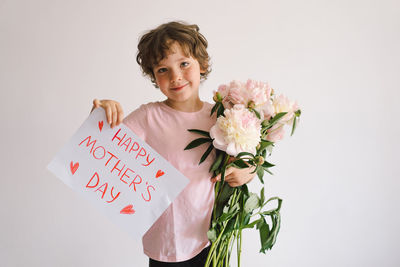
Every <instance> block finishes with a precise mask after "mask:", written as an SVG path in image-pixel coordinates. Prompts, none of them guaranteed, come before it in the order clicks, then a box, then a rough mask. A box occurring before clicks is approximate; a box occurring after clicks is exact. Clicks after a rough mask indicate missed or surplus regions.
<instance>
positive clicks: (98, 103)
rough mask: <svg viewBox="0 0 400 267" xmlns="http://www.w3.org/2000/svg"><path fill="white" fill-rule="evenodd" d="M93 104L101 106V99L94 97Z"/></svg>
mask: <svg viewBox="0 0 400 267" xmlns="http://www.w3.org/2000/svg"><path fill="white" fill-rule="evenodd" d="M93 106H94V108H98V107H100V100H98V99H94V100H93Z"/></svg>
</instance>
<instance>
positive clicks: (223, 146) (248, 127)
mask: <svg viewBox="0 0 400 267" xmlns="http://www.w3.org/2000/svg"><path fill="white" fill-rule="evenodd" d="M260 130H261V122H260V120H259V119H257V117H256V116H255V115H254V113H253V112H250V111H249V110H248V109H247V108H246V107H245V106H243V105H240V104H239V105H235V106H234V107H233V108H232V109H226V110H225V111H224V116H220V117H218V119H217V122H216V124H215V125H214V126H213V127H212V128H211V129H210V136H211V138H213V139H214V141H213V145H214V147H216V148H217V149H219V150H223V151H225V152H226V153H227V154H229V155H232V156H236V155H237V154H239V153H240V152H250V153H253V154H255V153H256V147H257V145H258V143H259V142H260V138H261V137H260V136H261V134H260Z"/></svg>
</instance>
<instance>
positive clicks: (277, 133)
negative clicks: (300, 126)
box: [265, 123, 285, 142]
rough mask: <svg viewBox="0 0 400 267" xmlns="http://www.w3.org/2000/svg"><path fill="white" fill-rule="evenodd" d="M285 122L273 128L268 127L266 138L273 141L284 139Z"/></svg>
mask: <svg viewBox="0 0 400 267" xmlns="http://www.w3.org/2000/svg"><path fill="white" fill-rule="evenodd" d="M283 126H284V125H283V124H279V123H278V124H275V125H274V126H272V128H270V129H268V131H267V136H266V137H265V139H266V140H268V141H271V142H276V141H279V140H282V139H283V137H284V136H285V130H284V129H283Z"/></svg>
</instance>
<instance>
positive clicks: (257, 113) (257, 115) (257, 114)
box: [251, 109, 261, 119]
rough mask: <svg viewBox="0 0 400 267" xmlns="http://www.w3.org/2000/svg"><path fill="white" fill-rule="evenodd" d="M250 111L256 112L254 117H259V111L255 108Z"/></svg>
mask: <svg viewBox="0 0 400 267" xmlns="http://www.w3.org/2000/svg"><path fill="white" fill-rule="evenodd" d="M251 111H253V112H254V114H256V117H257V118H258V119H261V116H260V113H259V112H258V111H257V110H255V109H252V110H251Z"/></svg>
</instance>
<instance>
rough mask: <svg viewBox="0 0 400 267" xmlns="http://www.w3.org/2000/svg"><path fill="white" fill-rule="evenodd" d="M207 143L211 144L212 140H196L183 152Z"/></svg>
mask: <svg viewBox="0 0 400 267" xmlns="http://www.w3.org/2000/svg"><path fill="white" fill-rule="evenodd" d="M207 142H212V139H211V138H198V139H195V140H193V141H192V142H190V143H189V144H188V145H187V146H186V147H185V150H188V149H192V148H195V147H198V146H200V145H202V144H204V143H207Z"/></svg>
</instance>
